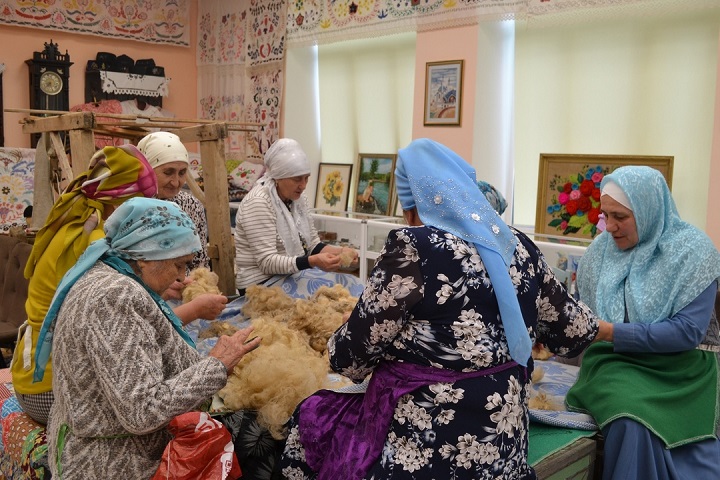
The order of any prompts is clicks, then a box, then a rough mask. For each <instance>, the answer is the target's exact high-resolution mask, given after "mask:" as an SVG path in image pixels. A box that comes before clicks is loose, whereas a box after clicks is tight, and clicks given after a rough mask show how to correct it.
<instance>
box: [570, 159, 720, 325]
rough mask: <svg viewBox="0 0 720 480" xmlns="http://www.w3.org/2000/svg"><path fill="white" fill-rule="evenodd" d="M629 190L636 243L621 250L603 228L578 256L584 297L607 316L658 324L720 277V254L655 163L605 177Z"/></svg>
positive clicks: (579, 282) (619, 319) (614, 319)
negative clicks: (682, 211) (687, 216)
mask: <svg viewBox="0 0 720 480" xmlns="http://www.w3.org/2000/svg"><path fill="white" fill-rule="evenodd" d="M608 182H613V183H615V184H617V186H618V187H620V189H621V190H622V192H624V193H625V195H626V196H627V198H628V200H629V202H630V207H629V208H630V210H632V212H633V215H634V216H635V223H636V226H637V235H638V243H637V244H636V245H635V246H634V247H632V248H629V249H627V250H620V249H619V248H618V246H617V245H616V244H615V241H614V240H613V237H612V234H611V233H609V232H607V231H605V232H603V233H601V234H600V235H598V236H597V237H596V238H595V240H593V242H592V243H591V244H590V246H589V247H588V249H587V251H586V252H585V254H584V255H583V256H582V259H581V260H580V264H579V266H578V273H577V284H578V289H579V291H580V300H582V301H583V302H585V303H586V304H587V305H588V306H589V307H590V308H592V309H593V311H594V312H595V313H596V314H597V315H598V316H599V317H601V318H603V319H604V320H607V321H608V322H613V323H623V322H624V320H625V316H626V315H627V319H628V321H629V322H630V323H655V322H660V321H662V320H665V319H667V318H668V317H670V316H672V315H674V314H676V313H677V312H678V311H680V310H682V309H683V308H684V307H686V306H687V305H689V304H690V302H692V301H693V300H694V299H695V298H696V297H697V296H698V295H700V293H702V292H703V291H704V290H705V289H706V288H707V287H708V286H710V284H711V283H713V282H714V281H716V280H717V279H718V277H720V253H718V251H717V249H716V248H715V246H714V245H713V243H712V241H711V240H710V238H709V237H708V236H707V235H706V234H705V233H704V232H702V231H701V230H700V229H698V228H696V227H694V226H693V225H690V224H689V223H687V222H685V221H683V220H682V219H681V218H680V216H679V215H678V211H677V208H676V207H675V202H674V201H673V198H672V196H671V194H670V189H669V188H668V186H667V183H666V182H665V178H664V177H663V176H662V174H661V173H660V172H659V171H658V170H656V169H654V168H651V167H646V166H628V167H621V168H618V169H616V170H615V171H613V172H612V173H611V174H610V175H607V176H605V178H603V180H602V184H601V187H604V186H605V185H606V184H607V183H608Z"/></svg>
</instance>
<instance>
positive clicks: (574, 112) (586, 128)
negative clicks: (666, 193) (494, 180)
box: [514, 9, 720, 228]
mask: <svg viewBox="0 0 720 480" xmlns="http://www.w3.org/2000/svg"><path fill="white" fill-rule="evenodd" d="M646 13H648V14H647V15H645V16H637V15H634V16H632V17H630V18H622V17H617V16H610V17H607V18H602V19H599V20H595V21H587V20H588V19H587V18H585V19H584V21H575V22H573V21H567V20H566V21H565V23H561V24H558V23H550V22H551V19H548V24H547V26H544V25H543V20H542V19H536V20H534V21H533V22H532V25H531V28H525V27H524V26H522V25H520V24H519V25H518V26H517V30H516V39H515V44H516V49H515V67H516V71H515V141H514V145H515V148H514V150H515V197H514V200H515V210H514V222H515V223H516V224H520V225H534V223H535V213H536V207H537V205H536V196H537V183H538V163H539V156H540V153H576V154H627V155H672V156H674V157H675V168H674V171H673V182H672V192H673V197H674V198H675V201H676V203H677V205H678V210H679V211H680V215H681V216H682V217H683V218H684V219H685V220H687V221H689V222H690V223H693V224H694V225H696V226H698V227H700V228H704V226H705V222H706V214H707V212H706V210H707V192H708V187H709V179H708V173H709V169H710V155H711V147H712V134H713V122H714V120H713V119H714V111H713V110H714V108H713V106H714V102H713V99H714V96H715V82H716V72H717V55H718V25H720V13H719V12H718V10H717V9H715V10H705V11H699V12H694V11H688V12H687V13H683V12H680V11H677V10H673V11H671V12H669V13H666V14H649V13H650V12H646Z"/></svg>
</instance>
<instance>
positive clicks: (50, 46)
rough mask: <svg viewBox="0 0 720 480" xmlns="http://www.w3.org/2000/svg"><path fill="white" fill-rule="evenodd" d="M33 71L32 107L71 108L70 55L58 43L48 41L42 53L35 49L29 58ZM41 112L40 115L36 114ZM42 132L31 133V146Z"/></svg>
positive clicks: (61, 109)
mask: <svg viewBox="0 0 720 480" xmlns="http://www.w3.org/2000/svg"><path fill="white" fill-rule="evenodd" d="M25 63H26V64H27V65H28V69H29V73H30V108H31V109H33V110H49V111H65V112H66V111H69V110H70V90H69V81H68V80H69V78H70V65H72V62H71V61H70V54H68V53H67V51H66V52H65V53H64V54H62V53H60V51H59V50H58V44H57V43H53V41H52V40H50V43H45V49H44V50H43V51H42V52H33V58H31V59H30V60H26V61H25ZM34 115H38V116H39V115H41V114H34ZM38 138H40V134H32V135H31V136H30V145H31V147H32V148H35V147H36V145H37V140H38Z"/></svg>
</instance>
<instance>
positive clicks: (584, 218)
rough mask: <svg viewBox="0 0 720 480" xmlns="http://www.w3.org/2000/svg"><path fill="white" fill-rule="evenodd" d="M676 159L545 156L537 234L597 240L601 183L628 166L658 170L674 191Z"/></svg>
mask: <svg viewBox="0 0 720 480" xmlns="http://www.w3.org/2000/svg"><path fill="white" fill-rule="evenodd" d="M673 160H674V157H672V156H645V155H572V154H554V153H541V154H540V167H539V173H538V193H537V195H538V196H537V211H536V215H535V233H544V234H546V235H559V236H567V237H577V238H585V239H593V238H595V236H596V235H597V234H599V233H600V232H601V231H602V229H603V220H602V217H601V216H600V182H601V181H602V179H603V178H604V177H605V175H607V174H609V173H611V172H612V171H613V170H615V169H616V168H618V167H623V166H626V165H645V166H649V167H652V168H655V169H657V170H658V171H660V173H662V174H663V176H664V177H665V181H666V182H667V184H668V187H670V188H672V174H673Z"/></svg>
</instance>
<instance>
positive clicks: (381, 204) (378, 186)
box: [351, 153, 397, 216]
mask: <svg viewBox="0 0 720 480" xmlns="http://www.w3.org/2000/svg"><path fill="white" fill-rule="evenodd" d="M396 158H397V155H396V154H384V153H360V154H358V159H357V164H356V165H355V172H356V173H355V180H354V187H355V188H354V189H353V191H354V192H355V197H354V199H353V201H352V202H351V203H352V211H353V212H357V213H367V214H373V215H385V216H387V215H390V214H391V213H390V212H391V209H392V207H393V205H392V198H393V195H394V194H395V192H394V188H393V184H394V181H393V180H394V174H395V160H396Z"/></svg>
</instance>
